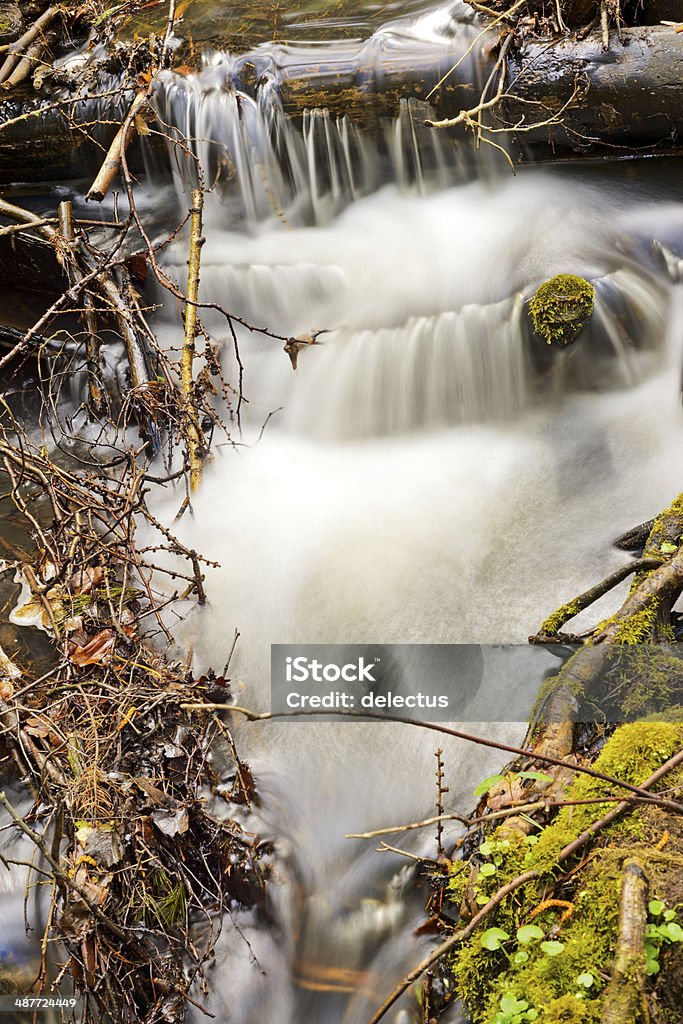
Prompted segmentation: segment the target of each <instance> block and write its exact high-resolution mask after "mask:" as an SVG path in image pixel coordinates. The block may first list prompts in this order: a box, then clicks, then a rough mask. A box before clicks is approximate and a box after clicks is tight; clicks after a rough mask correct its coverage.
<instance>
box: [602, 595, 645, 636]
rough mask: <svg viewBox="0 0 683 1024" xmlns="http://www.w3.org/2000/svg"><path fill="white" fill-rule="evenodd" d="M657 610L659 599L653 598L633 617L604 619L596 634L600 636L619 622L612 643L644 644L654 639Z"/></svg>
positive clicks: (613, 616)
mask: <svg viewBox="0 0 683 1024" xmlns="http://www.w3.org/2000/svg"><path fill="white" fill-rule="evenodd" d="M659 608H660V601H659V598H657V597H653V598H652V599H651V600H650V601H649V602H648V603H647V604H646V605H645V607H644V608H641V610H640V611H639V612H634V613H633V615H629V616H628V618H624V619H623V620H621V621H620V620H619V617H618V615H612V616H610V618H609V619H605V620H604V622H601V623H600V625H599V626H598V627H597V630H596V632H597V633H598V634H600V633H602V632H603V631H604V630H606V629H609V628H610V627H611V626H613V625H614V624H615V623H617V622H619V626H618V628H617V630H616V632H615V634H614V637H613V638H612V640H611V642H612V643H614V644H645V643H647V642H648V641H651V640H652V639H653V637H654V634H655V629H656V626H657V615H658V612H659Z"/></svg>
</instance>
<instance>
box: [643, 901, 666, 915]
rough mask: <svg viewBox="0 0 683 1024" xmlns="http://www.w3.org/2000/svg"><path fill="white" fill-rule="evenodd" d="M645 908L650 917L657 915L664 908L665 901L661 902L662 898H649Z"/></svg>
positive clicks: (662, 911)
mask: <svg viewBox="0 0 683 1024" xmlns="http://www.w3.org/2000/svg"><path fill="white" fill-rule="evenodd" d="M647 909H648V910H649V912H650V917H659V915H660V914H663V913H664V911H665V910H666V903H663V902H662V900H650V902H649V903H648V905H647Z"/></svg>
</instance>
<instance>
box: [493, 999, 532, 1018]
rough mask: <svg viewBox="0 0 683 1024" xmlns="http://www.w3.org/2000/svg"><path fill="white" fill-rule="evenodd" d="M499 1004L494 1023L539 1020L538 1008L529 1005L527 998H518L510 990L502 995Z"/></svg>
mask: <svg viewBox="0 0 683 1024" xmlns="http://www.w3.org/2000/svg"><path fill="white" fill-rule="evenodd" d="M498 1006H499V1009H498V1011H497V1013H496V1015H495V1017H494V1018H493V1024H524V1022H525V1021H532V1020H538V1010H535V1009H534V1008H533V1006H529V1004H528V1002H527V1001H526V999H518V998H517V996H514V995H512V994H511V993H509V992H506V993H505V995H503V996H501V997H500V1002H499V1003H498Z"/></svg>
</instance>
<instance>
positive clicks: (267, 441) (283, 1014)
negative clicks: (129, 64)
mask: <svg viewBox="0 0 683 1024" xmlns="http://www.w3.org/2000/svg"><path fill="white" fill-rule="evenodd" d="M451 12H452V9H451V11H449V12H437V13H436V14H432V15H429V18H428V19H427V21H426V20H425V16H420V17H419V18H417V19H416V20H415V22H414V24H413V31H414V33H415V36H416V38H418V37H419V38H424V34H425V31H426V27H427V26H428V27H429V31H430V32H435V31H438V30H439V26H441V25H443V24H444V18H445V17H446V15H448V17H450V15H451ZM446 20H447V19H446ZM392 31H393V30H391V31H388V32H387V33H385V35H391V32H392ZM469 31H470V29H469V27H468V26H466V25H465V26H463V32H465V38H468V36H467V33H468V32H469ZM401 32H402V33H403V35H402V39H403V42H404V44H405V40H406V33H409V29H407V28H406V25H405V23H402V25H401ZM449 32H450V35H449V39H450V40H451V42H452V37H453V29H452V24H451V28H450V30H449ZM392 38H393V37H392ZM238 64H239V62H238V63H237V64H236V63H235V61H234V60H232V59H231V58H230V57H229V56H227V55H223V54H214V55H212V56H211V58H210V59H209V61H208V64H207V68H206V70H205V71H204V72H203V73H202V74H201V75H197V76H190V77H189V78H180V77H179V76H169V78H168V80H167V81H166V82H165V83H164V87H163V89H162V90H161V92H160V94H159V95H158V97H157V102H158V103H159V106H160V107H161V109H162V111H163V114H164V117H165V119H166V120H167V121H168V122H170V123H172V124H175V125H177V126H178V128H179V129H180V130H181V131H182V132H184V133H186V134H188V135H190V136H191V137H192V138H195V139H196V140H197V141H196V142H195V144H194V146H195V152H196V155H197V157H198V158H199V161H200V162H201V165H202V166H203V167H204V170H205V173H206V176H207V180H214V179H216V177H218V179H219V184H218V186H217V188H216V190H215V193H214V195H212V196H211V197H210V200H209V205H208V215H207V230H206V245H205V247H204V249H203V254H202V292H201V294H202V298H203V300H204V301H206V302H214V303H217V304H220V305H222V306H223V307H225V308H226V309H228V310H230V311H231V312H233V313H235V314H237V315H239V316H240V317H242V318H244V319H246V320H247V321H249V322H250V323H252V324H256V325H259V326H266V325H267V326H268V327H269V328H270V329H271V330H273V331H275V332H277V333H278V334H281V335H284V336H302V335H306V334H308V335H310V334H312V333H313V334H314V333H315V332H316V331H325V332H326V333H324V334H320V335H319V336H318V338H317V343H316V344H315V345H311V346H310V347H309V346H306V347H303V348H302V349H301V350H300V351H299V353H298V362H297V369H296V371H295V372H294V371H293V369H292V365H291V364H290V360H289V359H288V357H287V355H286V354H285V352H284V351H283V348H282V342H279V341H277V340H274V339H272V338H269V337H266V336H263V335H259V334H256V333H250V332H249V331H246V330H243V329H241V328H238V331H237V339H238V344H239V351H240V357H241V361H242V363H243V366H244V376H243V389H244V401H242V402H239V403H238V402H237V399H236V398H235V400H234V402H233V421H232V422H231V424H230V429H231V438H232V441H233V442H234V446H233V445H231V444H225V445H224V446H223V447H221V446H219V448H218V449H217V451H218V454H217V457H216V459H215V461H214V463H213V464H212V466H211V467H210V468H209V469H208V471H207V473H206V476H205V480H204V483H203V485H202V488H201V493H200V494H198V496H197V498H196V501H195V502H194V506H195V511H194V517H190V516H185V518H184V519H183V520H182V522H181V525H180V533H181V535H182V537H183V538H184V539H186V540H188V541H190V542H191V543H192V544H193V545H195V546H197V547H198V548H200V549H201V550H202V551H203V553H204V554H206V555H207V556H208V557H210V558H212V559H215V560H217V561H218V562H220V564H221V568H220V569H219V570H211V571H209V573H208V579H207V589H208V593H209V605H208V607H207V608H206V609H204V610H197V609H194V610H190V609H188V617H187V619H186V620H185V621H184V622H183V623H181V624H178V626H177V627H176V633H177V635H178V637H179V639H180V641H181V646H184V647H186V646H187V645H191V646H192V648H193V649H194V655H195V662H196V664H197V667H198V668H202V669H205V668H206V667H207V666H208V665H213V666H214V667H215V668H216V669H220V668H221V667H222V665H223V663H224V662H225V660H226V657H227V653H228V649H229V647H230V644H231V638H232V633H233V630H234V629H235V628H237V629H239V631H240V634H241V636H240V640H239V643H238V646H237V651H236V654H235V657H234V660H233V662H232V664H231V673H230V674H231V677H232V680H233V682H232V685H233V687H234V688H235V690H236V691H237V698H238V702H239V703H240V704H246V705H248V706H249V707H252V708H257V709H264V708H267V707H268V704H269V690H268V685H269V669H270V644H272V643H295V642H310V643H329V642H353V643H367V642H372V643H386V642H394V643H409V642H415V643H457V642H478V643H483V644H486V643H503V642H505V643H513V644H524V643H525V641H526V637H527V635H528V634H529V633H530V632H533V631H534V630H535V629H536V628H537V627H538V625H539V623H540V621H541V620H542V618H543V617H544V616H545V615H546V614H547V613H548V612H549V611H550V610H552V609H553V608H554V607H556V606H557V605H558V604H559V603H561V602H563V601H565V600H567V599H568V598H569V597H570V596H572V595H573V594H575V593H578V592H580V591H581V590H583V589H585V588H586V587H587V586H588V585H590V584H591V583H593V582H596V581H597V580H598V579H600V578H601V577H602V576H603V575H604V574H605V573H606V572H608V571H609V570H611V569H613V568H614V567H615V566H617V565H619V564H621V562H622V561H623V558H624V556H623V555H622V554H619V553H618V552H616V551H615V550H614V549H613V548H611V542H612V540H613V539H614V537H615V536H617V535H618V533H619V531H620V530H622V528H623V529H625V528H628V527H629V526H631V525H633V524H635V523H637V522H641V521H642V520H644V519H647V518H648V517H649V516H651V515H652V514H653V512H654V511H656V510H657V509H659V508H660V507H663V506H664V505H665V504H666V503H668V501H670V500H671V498H672V496H673V495H675V494H676V493H677V492H678V490H679V489H680V480H681V458H680V454H679V452H680V445H679V443H678V442H679V437H680V434H679V431H680V411H679V393H678V389H679V372H680V358H681V352H680V331H681V326H682V319H681V316H682V307H681V295H680V290H679V289H676V288H675V286H674V285H673V284H672V283H671V280H670V279H671V276H672V275H671V274H668V273H667V261H666V259H665V258H664V256H666V257H667V258H668V266H669V268H671V266H672V265H674V264H675V263H676V257H675V255H674V254H675V252H676V251H678V252H679V255H680V249H679V250H676V239H678V242H679V243H680V239H681V237H682V236H681V227H682V225H683V217H682V215H681V211H682V209H683V208H682V207H681V205H680V200H681V195H680V189H679V192H678V194H676V191H675V187H673V186H672V184H671V182H672V180H673V179H672V178H671V177H670V176H669V172H668V169H667V168H666V167H665V166H662V167H661V168H659V169H657V170H655V169H654V168H651V167H650V166H649V165H647V164H645V163H641V164H640V165H639V166H638V173H635V174H634V173H632V172H631V169H630V167H629V166H624V167H621V166H619V165H617V164H613V165H611V166H607V167H604V166H603V167H598V168H593V169H592V170H586V169H584V168H580V167H578V166H577V167H561V168H560V167H556V168H553V169H545V170H544V169H527V170H525V171H524V172H523V173H521V174H520V175H519V176H518V177H513V176H512V175H511V174H510V171H509V169H508V168H507V166H506V165H505V163H504V162H503V161H502V159H501V161H500V164H499V166H498V170H497V172H496V170H495V169H494V168H493V167H492V162H491V159H490V154H488V153H486V152H484V153H483V154H479V155H478V156H473V154H472V152H471V150H469V149H467V148H465V147H464V146H463V145H462V144H458V145H456V144H454V143H453V142H451V141H449V140H447V139H446V138H445V137H442V136H438V135H435V134H434V133H430V132H429V131H428V130H426V129H425V128H424V126H423V124H422V123H421V122H422V120H423V119H424V117H423V114H424V110H423V108H421V107H419V106H415V105H411V104H409V103H404V105H403V107H402V110H401V114H400V116H399V117H398V119H396V120H395V121H393V122H387V123H385V124H384V126H383V133H382V135H381V138H380V139H379V140H378V138H377V136H376V135H375V136H370V135H369V134H367V133H364V132H363V131H361V130H360V129H358V128H356V127H353V126H352V125H351V124H350V123H349V122H347V121H343V120H342V121H338V120H335V119H333V118H331V117H330V116H329V115H327V114H326V113H324V112H321V111H313V112H310V113H308V114H307V115H306V116H305V118H304V121H303V124H302V125H301V126H300V127H295V126H294V125H293V124H292V123H291V122H288V121H286V119H284V118H283V117H282V115H281V111H280V109H279V105H278V100H277V92H276V90H275V89H273V88H271V86H270V85H269V83H268V80H267V78H265V79H264V80H263V84H262V86H261V90H260V92H259V94H258V95H257V96H256V98H254V97H253V96H247V95H245V94H244V93H241V92H240V88H239V80H238V74H237V71H236V68H238ZM271 84H272V83H271ZM221 161H222V165H223V166H225V165H226V163H227V165H228V166H229V167H230V168H231V171H230V174H229V175H228V176H227V177H226V178H221V176H220V166H221ZM194 180H195V177H194V173H189V172H188V167H187V161H186V159H185V158H184V157H180V158H179V159H178V160H177V162H176V164H175V178H174V189H175V190H176V193H177V194H179V195H180V196H181V206H182V205H185V204H186V202H187V199H186V192H187V189H188V187H189V186H190V185H192V184H193V182H194ZM653 243H656V244H653ZM672 247H673V248H672ZM185 253H186V248H185V243H183V244H180V245H178V246H177V247H176V248H175V250H172V251H171V252H170V253H169V254H167V262H168V265H169V267H170V268H171V269H172V270H173V271H174V272H175V273H176V274H177V275H178V277H179V279H182V276H183V267H184V260H185V259H186V255H185ZM676 265H677V264H676ZM559 272H573V273H578V274H581V275H583V276H586V277H589V278H590V279H591V280H592V281H593V282H594V284H595V288H596V309H595V313H594V316H593V320H592V324H591V327H590V328H589V329H588V330H587V331H586V332H585V333H584V336H583V337H582V339H581V340H580V341H579V342H578V343H577V345H576V346H575V347H573V348H570V349H569V350H567V351H565V352H561V353H559V354H555V353H552V354H551V353H549V351H547V350H545V347H544V345H543V344H542V343H541V344H540V345H539V343H538V339H536V340H535V341H534V339H533V338H532V337H531V334H530V331H529V328H528V326H527V322H526V312H525V301H526V300H527V299H528V297H529V296H530V295H531V294H532V293H533V291H534V289H535V288H536V287H537V286H538V284H540V283H541V282H542V281H543V280H545V279H547V278H548V277H550V276H552V275H553V274H556V273H559ZM204 319H205V322H206V324H207V326H208V328H209V330H210V331H211V333H212V334H213V336H214V337H217V338H221V339H222V340H223V352H224V355H223V362H224V367H225V371H226V373H227V375H228V377H229V379H230V381H231V383H232V385H233V387H234V388H235V389H236V391H237V390H238V389H239V377H238V375H237V374H236V364H235V358H234V350H233V340H232V338H231V336H230V333H229V330H228V327H227V324H226V321H225V319H224V318H223V317H222V316H221V315H220V314H218V313H216V314H215V315H214V314H212V313H208V314H207V315H205V317H204ZM173 330H176V328H173ZM163 337H164V334H163V329H162V339H163ZM174 339H175V335H173V334H172V332H171V328H170V327H169V328H168V337H167V341H168V344H173V343H174ZM177 504H178V499H177V497H175V496H174V497H173V498H169V500H168V503H167V505H166V506H165V508H164V509H163V511H164V512H165V513H166V515H167V516H168V518H169V520H170V518H171V516H172V514H173V512H174V511H175V510H176V509H177ZM613 600H614V596H612V597H611V598H608V599H607V601H605V602H604V604H603V606H602V607H608V606H611V605H610V602H612V601H613ZM600 610H601V606H598V608H596V609H593V610H592V612H591V617H593V616H595V615H598V614H600ZM491 657H492V655H491V653H490V652H484V658H485V663H486V659H487V658H489V659H490V658H491ZM553 664H554V659H553V657H552V656H551V655H550V654H547V655H544V658H539V660H537V661H536V662H534V666H535V668H534V672H535V673H536V675H535V677H534V678H533V679H532V683H533V686H532V687H531V689H532V690H535V689H536V688H537V686H538V685H539V683H540V681H541V677H542V673H543V671H546V670H548V669H549V668H552V665H553ZM492 671H494V670H493V669H492ZM495 671H497V672H499V673H500V672H501V671H505V669H504V668H503V669H501V668H500V666H498V668H496V669H495ZM481 717H482V718H486V719H487V721H481V722H479V723H474V724H472V725H471V726H470V728H471V730H472V731H475V732H477V731H478V732H481V733H482V734H485V735H489V736H493V737H496V738H499V739H503V740H505V741H507V742H515V741H520V740H521V739H522V737H523V735H524V725H523V724H520V723H518V722H507V723H506V721H505V720H506V717H507V706H506V705H505V704H501V705H500V706H496V707H490V708H489V709H487V712H486V714H484V715H481ZM435 745H436V744H435V738H434V736H433V735H432V734H429V733H424V732H421V731H420V730H418V729H413V728H410V727H407V726H400V725H396V724H384V725H377V724H363V725H358V724H351V723H343V724H314V723H313V722H307V723H300V724H294V723H291V722H288V723H281V722H280V723H270V724H257V725H250V726H244V727H242V728H241V729H240V730H239V746H240V749H241V751H242V752H243V754H244V756H245V757H246V758H247V760H248V761H249V762H250V763H251V764H252V767H253V769H254V771H255V774H256V777H257V780H258V788H259V793H260V798H261V804H260V807H259V808H258V809H257V810H256V811H255V812H254V814H253V815H252V816H251V818H250V819H249V821H248V825H249V827H250V828H252V829H254V830H255V831H256V832H257V833H258V834H259V835H261V836H262V837H264V838H265V839H270V838H272V839H274V842H275V856H274V870H275V879H274V881H273V882H272V883H271V885H270V901H271V904H272V921H271V922H270V924H269V925H268V926H264V924H263V922H259V921H257V920H255V919H254V918H253V917H252V916H251V915H246V914H242V913H239V912H237V911H235V914H234V918H233V920H232V921H231V922H226V927H225V930H224V932H223V936H222V939H221V944H220V951H219V957H218V960H217V963H216V966H215V970H214V972H213V975H212V977H213V983H212V992H211V996H210V1000H209V1002H210V1005H211V1007H212V1008H213V1009H214V1011H215V1012H217V1013H218V1015H219V1018H220V1019H221V1020H226V1021H231V1022H232V1021H234V1022H235V1024H263V1022H265V1021H269V1022H271V1024H334V1022H344V1024H363V1022H364V1021H367V1019H368V1017H369V1015H370V1010H371V1009H372V1007H374V1006H376V1005H377V1003H378V1002H379V1001H381V997H382V996H383V995H384V994H386V993H387V992H388V991H389V990H390V989H391V988H392V987H393V985H394V983H395V982H396V981H397V980H398V979H399V978H400V977H402V975H403V974H404V973H405V970H406V969H407V967H408V966H409V965H411V964H412V963H414V962H416V961H417V960H418V959H419V958H420V956H421V954H422V953H423V952H424V949H425V948H426V947H427V946H428V945H429V943H430V941H431V940H429V939H425V938H418V937H416V936H415V935H414V929H415V927H416V926H417V925H419V924H420V923H421V921H422V920H423V918H422V917H421V915H420V910H419V899H418V898H417V897H416V895H415V885H414V879H413V874H412V870H411V867H412V865H411V863H410V861H406V860H404V859H402V858H401V857H400V856H398V855H396V854H393V853H390V852H386V851H385V852H384V853H378V852H377V850H376V846H377V844H376V842H366V841H361V840H349V839H346V838H345V835H346V833H349V832H359V831H363V830H366V829H372V828H377V827H381V826H387V825H392V824H400V823H402V822H408V821H411V820H419V819H420V818H423V817H425V816H429V815H430V814H432V813H433V808H434V802H435V783H434V770H435V760H434V749H435ZM440 745H441V746H442V747H443V749H444V755H443V756H444V759H445V764H446V782H447V784H448V785H449V786H450V792H449V794H448V798H447V799H448V804H449V806H451V807H453V808H454V809H457V810H459V811H461V812H465V811H467V809H468V808H470V807H471V805H472V803H473V797H472V792H473V789H474V787H475V785H476V783H477V781H478V780H480V779H481V778H482V777H484V776H486V775H487V774H489V773H490V772H491V771H494V770H496V768H497V767H498V766H499V765H500V764H501V756H500V755H496V754H494V753H492V752H490V751H486V750H485V749H483V748H476V749H475V748H472V747H469V746H467V745H465V744H462V743H460V742H456V741H453V740H451V741H448V738H446V737H444V738H443V742H440ZM449 835H450V837H451V838H452V836H453V835H454V830H452V829H451V830H450V832H449ZM392 842H394V843H395V844H396V845H398V846H400V847H402V848H403V849H406V850H408V851H410V852H414V851H415V850H419V851H420V852H422V853H425V854H427V855H434V853H435V849H436V848H435V839H434V835H433V833H432V831H431V830H428V831H427V832H424V833H416V832H411V833H405V834H403V835H399V836H398V838H394V839H393V840H392ZM413 1006H414V1004H413V1003H412V1002H411V1001H410V1000H404V1001H403V1002H402V1003H399V1004H398V1005H397V1007H396V1009H395V1010H394V1011H393V1012H392V1013H391V1014H390V1015H389V1018H388V1019H389V1020H392V1021H394V1022H395V1024H399V1022H407V1021H409V1020H413V1019H414V1018H413V1016H412V1013H413V1012H414V1011H413V1010H412V1007H413ZM459 1012H460V1011H459V1010H458V1008H457V1007H456V1008H455V1009H453V1010H452V1011H451V1018H450V1019H451V1020H456V1019H461V1018H460V1017H459V1016H458V1014H459ZM462 1019H465V1018H462Z"/></svg>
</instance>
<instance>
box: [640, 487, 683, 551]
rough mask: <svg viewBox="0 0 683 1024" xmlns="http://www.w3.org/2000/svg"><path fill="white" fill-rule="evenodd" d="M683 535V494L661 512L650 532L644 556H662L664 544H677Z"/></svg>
mask: <svg viewBox="0 0 683 1024" xmlns="http://www.w3.org/2000/svg"><path fill="white" fill-rule="evenodd" d="M682 535H683V494H679V495H678V497H677V498H674V500H673V501H672V502H671V504H670V505H669V507H668V508H665V509H664V511H663V512H661V513H660V514H659V515H658V516H657V518H656V519H655V521H654V523H653V524H652V529H651V530H650V535H649V537H648V539H647V543H646V545H645V549H644V551H643V555H644V556H645V557H646V558H656V557H658V556H660V555H661V554H662V550H661V549H662V544H665V545H666V544H677V543H678V542H679V541H680V540H681V536H682Z"/></svg>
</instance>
